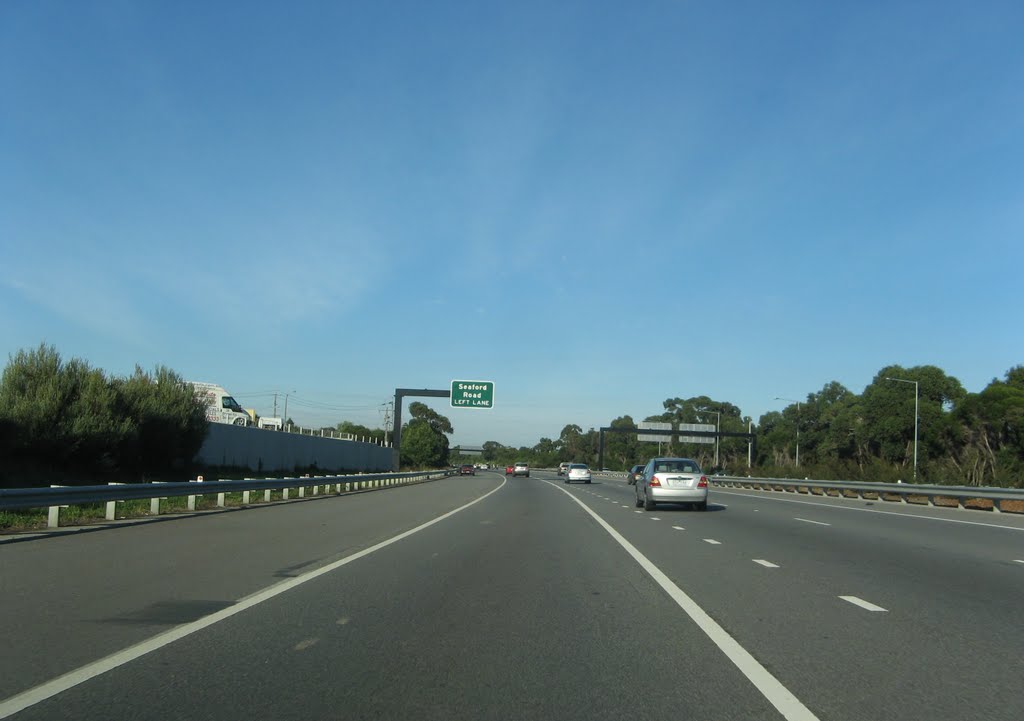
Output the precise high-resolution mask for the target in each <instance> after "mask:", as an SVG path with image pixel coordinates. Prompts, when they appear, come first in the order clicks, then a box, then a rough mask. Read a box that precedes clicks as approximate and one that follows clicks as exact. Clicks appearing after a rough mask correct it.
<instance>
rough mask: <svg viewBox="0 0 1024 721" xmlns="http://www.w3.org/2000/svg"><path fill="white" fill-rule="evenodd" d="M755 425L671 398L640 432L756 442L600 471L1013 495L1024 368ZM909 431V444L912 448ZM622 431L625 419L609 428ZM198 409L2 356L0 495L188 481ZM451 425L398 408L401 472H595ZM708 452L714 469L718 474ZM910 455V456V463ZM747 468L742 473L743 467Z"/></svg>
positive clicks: (609, 441)
mask: <svg viewBox="0 0 1024 721" xmlns="http://www.w3.org/2000/svg"><path fill="white" fill-rule="evenodd" d="M788 403H789V404H788V405H787V406H785V407H784V408H783V409H781V410H779V411H772V412H769V413H766V414H764V415H762V416H761V417H760V418H759V419H758V421H757V423H756V424H755V423H754V421H753V419H752V418H750V417H749V416H744V415H743V413H742V411H741V409H740V408H739V407H738V406H736V405H734V404H732V403H730V402H728V401H722V400H715V399H713V398H710V397H708V396H695V397H691V398H668V399H666V400H665V401H664V402H663V403H662V411H661V412H660V413H655V414H651V415H648V416H646V417H645V418H644V419H643V420H644V421H660V422H667V423H671V424H673V425H674V426H677V425H678V424H681V423H703V424H709V425H715V426H718V427H719V428H720V430H721V431H723V432H733V433H746V432H747V431H748V430H752V431H753V433H754V434H755V436H756V438H757V442H756V452H754V453H749V451H750V449H749V448H748V444H747V441H746V440H745V439H743V438H723V439H721V440H720V442H719V443H718V444H717V449H716V446H715V445H714V444H694V443H680V442H679V441H678V440H677V439H673V441H671V442H665V443H661V444H659V443H653V442H649V441H641V440H640V439H639V438H638V437H637V435H636V434H635V433H631V432H625V433H608V434H606V437H605V448H604V464H603V465H604V466H605V467H607V468H609V469H612V470H626V469H628V468H630V467H631V466H632V465H634V464H639V463H645V462H646V461H647V459H648V458H650V457H652V456H655V455H658V454H659V453H660V454H664V455H681V456H687V457H691V458H694V459H695V460H697V461H698V462H699V463H700V464H701V466H702V467H703V468H705V469H706V470H708V471H710V472H714V471H724V472H727V473H730V474H733V475H747V474H749V475H754V476H770V477H791V478H792V477H800V478H802V477H810V478H816V479H821V480H828V479H848V480H876V481H895V480H903V481H910V480H913V479H914V470H915V462H914V459H915V455H916V480H918V481H921V482H928V483H944V484H957V485H960V484H966V485H1001V486H1012V487H1020V486H1024V480H1022V479H1024V366H1015V367H1013V368H1011V369H1009V370H1008V371H1006V373H1005V374H1004V376H1003V378H1001V379H999V378H994V379H993V380H992V381H991V382H990V383H989V384H988V385H987V386H986V387H985V388H984V389H983V390H982V391H980V392H979V393H968V392H967V391H966V390H964V388H963V385H962V384H961V383H960V381H959V380H957V379H956V378H954V377H953V376H950V375H947V374H946V373H945V372H944V371H942V369H940V368H937V367H936V366H931V365H925V366H915V367H911V368H904V367H901V366H898V365H891V366H887V367H885V368H882V369H881V370H880V371H879V372H878V373H877V374H876V375H875V377H874V378H873V379H872V381H871V383H869V384H868V385H867V387H866V388H865V389H864V391H863V392H862V393H859V394H858V393H854V392H852V391H850V390H849V389H848V388H846V387H845V386H843V385H842V384H841V383H839V382H837V381H832V382H830V383H827V384H825V386H823V387H822V388H821V390H819V391H815V392H812V393H808V394H807V395H806V396H805V397H804V398H803V399H801V400H795V401H789V402H788ZM915 420H916V426H917V428H916V442H915ZM609 425H610V426H611V427H612V428H615V429H622V430H626V431H632V430H635V429H636V428H637V422H636V421H634V419H633V418H632V417H631V416H629V415H622V416H619V417H617V418H615V419H613V420H612V421H611V422H610V423H609ZM207 428H208V426H207V421H206V417H205V409H204V407H203V403H202V401H201V400H199V399H197V398H196V397H195V395H194V394H193V392H192V389H191V388H190V387H189V386H187V385H186V384H185V383H184V381H183V380H182V378H181V377H180V376H179V375H178V374H176V373H175V372H174V371H172V370H171V369H169V368H166V367H164V366H157V367H156V368H155V369H154V370H153V371H152V372H147V371H144V370H142V369H141V368H139V367H136V369H135V372H134V373H133V374H132V375H130V376H128V377H116V376H110V375H108V374H106V373H104V372H103V371H102V370H100V369H97V368H92V367H91V366H90V365H89V364H88V363H86V362H85V361H82V360H79V359H72V360H69V361H64V360H63V359H62V358H61V356H60V354H59V353H58V352H57V351H56V350H55V349H54V348H53V347H52V346H48V345H45V344H41V345H40V346H39V347H38V348H35V349H32V350H23V351H19V352H18V353H17V354H15V355H14V356H12V357H11V358H10V361H9V363H8V365H7V367H6V368H5V369H4V372H3V375H2V377H0V458H2V459H3V462H2V463H0V485H2V486H7V487H11V486H20V485H26V486H27V485H34V484H36V483H54V482H60V483H83V482H93V481H105V480H122V481H139V480H154V479H161V478H162V477H165V476H168V475H171V474H177V475H180V473H181V472H183V471H184V470H187V469H188V467H189V466H190V465H191V462H192V459H193V458H194V457H195V455H196V454H197V453H198V451H199V449H200V448H201V446H202V443H203V440H204V439H205V437H206V433H207ZM336 428H337V430H338V431H340V432H342V433H351V434H353V435H355V436H358V437H365V438H370V439H373V440H375V441H377V442H380V441H382V440H383V439H384V438H385V436H386V433H385V431H384V430H382V429H373V428H368V427H366V426H363V425H359V424H354V423H351V422H348V421H345V422H342V423H339V424H338V425H337V427H336ZM453 430H454V429H453V428H452V424H451V422H450V421H449V419H448V418H446V417H445V416H443V415H440V414H439V413H437V412H436V411H434V410H433V409H431V408H429V407H428V406H426V405H425V404H423V403H419V402H414V403H411V404H410V405H409V421H408V422H407V423H406V424H405V425H404V426H403V429H402V434H403V435H402V449H401V462H402V465H403V466H406V467H415V468H429V467H435V468H436V467H443V466H446V465H449V464H451V463H460V462H479V461H480V460H483V461H485V462H487V463H489V464H495V465H509V464H512V463H514V462H515V461H520V460H521V461H526V462H527V463H530V464H531V465H532V466H535V467H554V466H556V465H558V463H560V462H563V461H570V462H572V461H575V462H581V463H588V464H589V465H591V466H593V467H597V465H598V452H599V449H598V446H599V431H598V430H597V429H594V428H590V429H588V430H586V431H584V430H583V428H582V427H580V426H579V425H576V424H573V423H569V424H567V425H565V426H564V427H563V428H562V431H561V433H560V434H559V436H558V438H555V439H552V438H541V439H540V440H539V441H538V442H537V443H536V444H535V445H534V446H532V447H527V446H520V447H514V446H506V445H503V444H502V443H500V442H498V441H487V442H486V443H484V444H483V455H482V457H481V456H459V455H457V454H453V453H452V451H451V448H450V444H449V440H448V436H449V435H450V434H451V433H453ZM716 450H717V459H718V462H717V464H716V463H715V458H716ZM915 451H916V453H915ZM748 458H749V464H750V465H749V466H748Z"/></svg>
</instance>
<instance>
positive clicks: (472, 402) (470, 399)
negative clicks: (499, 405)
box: [452, 381, 494, 408]
mask: <svg viewBox="0 0 1024 721" xmlns="http://www.w3.org/2000/svg"><path fill="white" fill-rule="evenodd" d="M452 408H494V382H493V381H452Z"/></svg>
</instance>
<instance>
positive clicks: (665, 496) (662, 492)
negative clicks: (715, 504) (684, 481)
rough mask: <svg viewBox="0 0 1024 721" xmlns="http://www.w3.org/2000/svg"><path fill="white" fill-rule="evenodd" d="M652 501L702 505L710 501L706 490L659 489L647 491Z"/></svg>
mask: <svg viewBox="0 0 1024 721" xmlns="http://www.w3.org/2000/svg"><path fill="white" fill-rule="evenodd" d="M647 493H648V494H649V495H650V497H651V500H652V501H656V502H658V503H700V502H701V501H706V500H708V489H706V488H658V487H657V486H651V487H649V488H648V489H647Z"/></svg>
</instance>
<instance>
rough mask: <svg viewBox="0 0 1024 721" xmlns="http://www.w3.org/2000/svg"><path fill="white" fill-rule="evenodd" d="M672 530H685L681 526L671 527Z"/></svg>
mask: <svg viewBox="0 0 1024 721" xmlns="http://www.w3.org/2000/svg"><path fill="white" fill-rule="evenodd" d="M672 528H674V529H676V530H677V531H685V530H686V529H685V528H683V527H682V526H672Z"/></svg>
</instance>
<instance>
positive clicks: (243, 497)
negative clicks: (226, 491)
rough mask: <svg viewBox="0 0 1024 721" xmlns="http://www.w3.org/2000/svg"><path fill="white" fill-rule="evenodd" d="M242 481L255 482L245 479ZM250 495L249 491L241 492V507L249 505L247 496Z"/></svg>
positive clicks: (251, 479) (252, 479) (253, 479)
mask: <svg viewBox="0 0 1024 721" xmlns="http://www.w3.org/2000/svg"><path fill="white" fill-rule="evenodd" d="M244 480H246V481H255V480H256V479H255V478H246V479H244ZM250 493H251V491H242V505H243V506H248V505H249V494H250Z"/></svg>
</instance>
